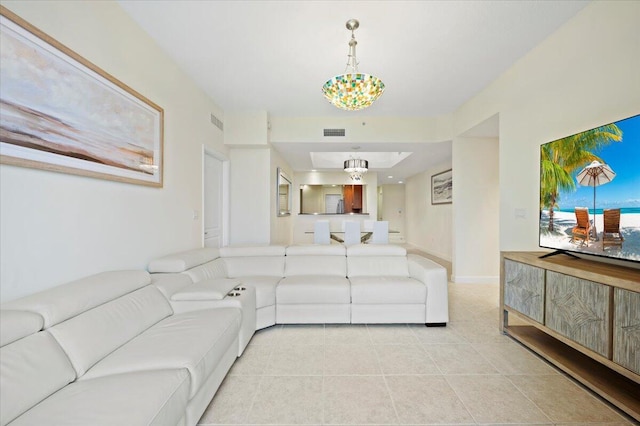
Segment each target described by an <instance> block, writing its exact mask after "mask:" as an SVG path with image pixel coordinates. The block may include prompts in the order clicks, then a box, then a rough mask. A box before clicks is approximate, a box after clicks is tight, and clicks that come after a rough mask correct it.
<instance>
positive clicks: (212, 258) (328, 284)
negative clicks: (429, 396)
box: [149, 244, 449, 329]
mask: <svg viewBox="0 0 640 426" xmlns="http://www.w3.org/2000/svg"><path fill="white" fill-rule="evenodd" d="M149 271H150V272H152V273H154V274H157V273H174V274H175V273H177V274H182V275H187V276H189V277H190V278H191V280H192V283H193V284H192V285H196V286H197V285H199V284H200V283H202V282H203V281H207V280H213V281H214V282H215V281H216V280H225V279H235V280H237V281H236V282H235V283H236V284H237V285H241V286H246V287H247V288H255V291H256V308H257V310H256V317H257V322H256V329H261V328H265V327H268V326H270V325H274V324H276V323H277V324H291V323H424V324H426V325H427V326H432V325H434V326H439V325H445V324H446V323H447V322H448V321H449V309H448V293H447V275H446V269H445V268H444V267H442V266H441V265H438V264H437V263H435V262H432V261H431V260H429V259H426V258H424V257H421V256H417V255H407V253H406V250H405V249H404V248H403V247H400V246H394V245H388V244H380V245H376V244H358V245H353V246H348V247H345V246H342V245H306V246H288V247H283V246H259V247H226V248H222V249H220V250H215V249H195V250H190V251H187V252H182V253H176V254H173V255H169V256H165V257H163V258H159V259H156V260H154V261H152V262H151V263H150V264H149ZM188 288H189V287H188V286H185V287H184V288H183V289H182V290H183V291H185V289H188ZM169 297H173V296H171V295H170V296H169ZM202 297H203V298H206V295H205V294H203V295H202Z"/></svg>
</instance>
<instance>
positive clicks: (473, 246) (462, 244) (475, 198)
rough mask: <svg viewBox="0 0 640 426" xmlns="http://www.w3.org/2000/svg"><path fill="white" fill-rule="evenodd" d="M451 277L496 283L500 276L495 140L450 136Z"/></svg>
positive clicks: (498, 197)
mask: <svg viewBox="0 0 640 426" xmlns="http://www.w3.org/2000/svg"><path fill="white" fill-rule="evenodd" d="M452 148H453V206H452V207H453V228H452V229H453V261H452V277H451V280H452V281H454V282H458V283H497V282H498V280H499V277H500V255H499V254H500V248H499V236H498V232H499V222H500V218H499V217H498V211H499V208H500V193H499V179H498V169H499V164H498V140H497V139H478V138H455V139H454V140H453V146H452Z"/></svg>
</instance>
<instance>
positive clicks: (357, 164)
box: [344, 158, 369, 182]
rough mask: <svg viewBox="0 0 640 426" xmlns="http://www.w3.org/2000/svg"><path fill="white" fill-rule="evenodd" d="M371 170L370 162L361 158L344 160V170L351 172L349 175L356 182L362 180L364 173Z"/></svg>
mask: <svg viewBox="0 0 640 426" xmlns="http://www.w3.org/2000/svg"><path fill="white" fill-rule="evenodd" d="M367 170H369V162H368V161H367V160H361V159H359V158H350V159H348V160H346V161H345V162H344V171H345V172H347V173H349V177H350V178H351V180H352V181H354V182H361V181H362V175H363V174H365V173H367Z"/></svg>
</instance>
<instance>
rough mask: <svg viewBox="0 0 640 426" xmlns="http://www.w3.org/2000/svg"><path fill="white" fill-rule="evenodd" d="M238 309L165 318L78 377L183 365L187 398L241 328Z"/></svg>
mask: <svg viewBox="0 0 640 426" xmlns="http://www.w3.org/2000/svg"><path fill="white" fill-rule="evenodd" d="M241 316H242V313H241V310H240V309H238V308H216V309H204V310H200V311H193V312H185V313H182V314H176V315H173V316H170V317H169V318H166V319H164V320H162V321H160V322H159V323H157V324H156V325H154V326H153V327H151V328H149V329H148V330H147V331H145V332H144V333H142V334H140V335H139V336H137V337H136V338H135V339H133V340H131V341H130V342H128V343H127V344H126V345H124V346H122V347H121V348H119V349H118V350H116V351H115V352H113V353H112V354H110V355H109V356H107V357H106V358H104V359H103V360H102V361H100V362H99V363H97V364H96V365H95V366H94V367H93V368H91V369H90V370H89V371H87V373H86V374H85V375H84V376H82V377H81V378H80V380H86V379H91V378H95V377H102V376H108V375H113V374H120V373H130V372H134V371H143V370H160V369H175V368H178V369H179V368H186V369H187V370H188V371H189V375H190V380H191V391H190V394H189V398H191V397H193V395H194V394H195V393H196V392H197V390H198V389H200V387H201V386H202V384H203V383H204V381H205V380H206V379H207V377H209V375H210V374H211V373H212V372H213V370H214V369H215V368H216V366H217V365H218V363H219V362H220V360H221V359H222V357H223V355H224V354H225V352H226V351H227V350H228V349H229V346H231V345H234V346H235V347H237V346H236V345H237V343H235V344H234V342H235V340H236V339H237V338H238V332H239V330H240V321H241Z"/></svg>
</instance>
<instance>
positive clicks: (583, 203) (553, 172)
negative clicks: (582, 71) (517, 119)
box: [539, 115, 640, 262]
mask: <svg viewBox="0 0 640 426" xmlns="http://www.w3.org/2000/svg"><path fill="white" fill-rule="evenodd" d="M539 225H540V226H539V228H540V233H539V234H540V240H539V241H540V247H543V248H548V249H553V250H556V251H555V252H553V253H551V254H556V253H566V254H571V253H582V254H588V255H594V256H604V257H609V258H615V259H622V260H626V261H632V262H640V115H636V116H633V117H629V118H626V119H623V120H619V121H616V122H614V123H610V124H605V125H603V126H599V127H596V128H593V129H589V130H585V131H584V132H580V133H577V134H575V135H571V136H567V137H564V138H562V139H558V140H556V141H552V142H548V143H545V144H543V145H541V146H540V222H539Z"/></svg>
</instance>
